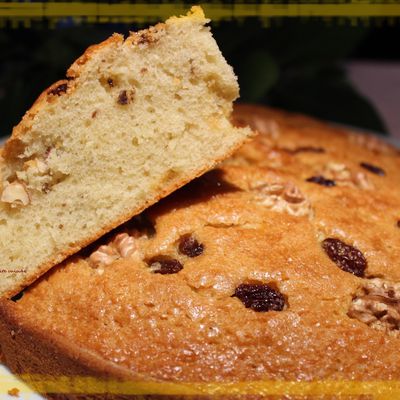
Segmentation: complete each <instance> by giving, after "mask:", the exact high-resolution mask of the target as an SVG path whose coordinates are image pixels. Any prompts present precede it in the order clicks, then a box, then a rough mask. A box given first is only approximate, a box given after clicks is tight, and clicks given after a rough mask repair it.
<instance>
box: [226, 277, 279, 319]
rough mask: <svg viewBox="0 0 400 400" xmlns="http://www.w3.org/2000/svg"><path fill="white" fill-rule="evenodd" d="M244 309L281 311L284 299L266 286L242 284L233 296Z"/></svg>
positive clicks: (276, 291)
mask: <svg viewBox="0 0 400 400" xmlns="http://www.w3.org/2000/svg"><path fill="white" fill-rule="evenodd" d="M232 297H237V298H238V299H239V300H240V301H241V302H242V303H243V304H244V305H245V307H246V308H251V309H252V310H254V311H259V312H260V311H282V310H283V308H284V307H285V298H284V297H283V295H282V293H280V292H279V291H278V290H276V289H273V288H272V287H271V286H269V285H267V284H262V283H258V284H248V283H242V284H241V285H239V286H238V287H237V288H236V289H235V294H234V295H233V296H232Z"/></svg>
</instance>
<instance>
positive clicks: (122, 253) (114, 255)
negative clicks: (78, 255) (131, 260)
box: [89, 233, 137, 267]
mask: <svg viewBox="0 0 400 400" xmlns="http://www.w3.org/2000/svg"><path fill="white" fill-rule="evenodd" d="M136 250H137V246H136V241H135V238H134V237H133V236H129V235H128V234H127V233H119V234H118V235H116V236H115V238H114V239H113V240H112V241H111V242H110V243H109V244H107V245H102V246H100V247H99V248H98V249H97V250H96V251H95V252H94V253H92V254H91V255H90V257H89V263H90V264H92V265H93V266H94V267H98V266H100V265H110V264H112V263H113V262H114V261H115V260H118V259H119V258H128V257H130V256H132V255H133V254H134V253H135V252H136Z"/></svg>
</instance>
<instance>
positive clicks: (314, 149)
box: [290, 146, 325, 154]
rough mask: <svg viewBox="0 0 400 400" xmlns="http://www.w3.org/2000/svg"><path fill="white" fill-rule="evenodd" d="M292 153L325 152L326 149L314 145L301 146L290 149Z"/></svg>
mask: <svg viewBox="0 0 400 400" xmlns="http://www.w3.org/2000/svg"><path fill="white" fill-rule="evenodd" d="M290 152H291V153H293V154H297V153H325V149H324V148H323V147H314V146H301V147H297V148H296V149H294V150H290Z"/></svg>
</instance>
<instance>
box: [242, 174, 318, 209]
mask: <svg viewBox="0 0 400 400" xmlns="http://www.w3.org/2000/svg"><path fill="white" fill-rule="evenodd" d="M250 189H251V190H252V191H255V192H256V196H257V198H258V200H259V201H260V202H261V204H262V205H264V206H266V207H268V208H270V209H271V210H273V211H277V212H287V213H288V214H289V215H294V216H297V217H299V216H305V215H308V216H311V214H312V210H311V204H310V202H309V201H308V200H307V199H306V198H305V196H304V195H303V193H302V192H301V191H300V189H299V188H298V187H297V186H295V185H294V184H293V183H291V182H288V183H281V182H278V183H270V184H268V183H264V184H260V185H258V186H252V187H251V188H250Z"/></svg>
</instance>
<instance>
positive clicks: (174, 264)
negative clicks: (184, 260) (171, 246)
mask: <svg viewBox="0 0 400 400" xmlns="http://www.w3.org/2000/svg"><path fill="white" fill-rule="evenodd" d="M148 265H149V267H150V269H151V270H152V271H153V272H154V273H156V274H162V275H166V274H176V273H177V272H179V271H180V270H181V269H182V268H183V265H182V264H181V263H180V262H179V261H178V260H176V259H174V258H170V257H167V256H157V257H153V258H152V259H151V260H149V261H148Z"/></svg>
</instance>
